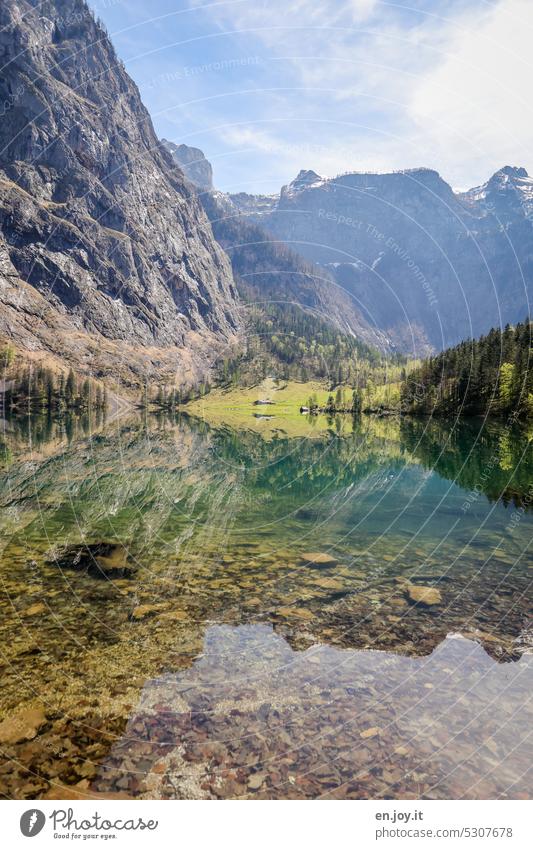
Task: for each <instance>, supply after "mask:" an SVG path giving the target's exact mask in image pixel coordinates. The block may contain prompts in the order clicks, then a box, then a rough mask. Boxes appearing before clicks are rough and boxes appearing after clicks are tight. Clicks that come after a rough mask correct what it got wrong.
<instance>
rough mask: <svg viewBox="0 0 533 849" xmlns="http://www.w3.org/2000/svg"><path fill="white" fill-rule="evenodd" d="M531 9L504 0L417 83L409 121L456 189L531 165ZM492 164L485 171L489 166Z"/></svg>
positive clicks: (465, 30) (459, 31)
mask: <svg viewBox="0 0 533 849" xmlns="http://www.w3.org/2000/svg"><path fill="white" fill-rule="evenodd" d="M532 43H533V19H532V4H531V2H530V0H502V2H500V3H499V4H498V5H497V6H496V7H494V8H493V10H492V11H491V13H490V14H489V15H488V16H486V17H485V18H484V20H482V21H481V22H480V21H479V19H477V18H475V19H474V18H473V19H470V20H468V21H467V22H465V25H464V26H463V27H455V28H454V30H453V31H452V32H451V33H450V34H449V40H448V45H447V50H446V54H447V55H446V58H445V60H444V62H443V63H442V64H440V65H439V66H438V67H436V68H435V69H432V70H431V71H430V72H429V73H427V74H426V75H425V76H423V77H422V79H421V80H420V81H419V82H418V84H417V85H416V87H415V88H414V91H413V96H412V100H411V103H410V105H409V109H408V114H409V115H410V117H411V118H412V120H413V121H414V123H415V124H416V127H417V132H418V134H419V136H420V143H421V144H423V143H424V139H425V140H426V143H427V144H428V145H430V146H431V147H432V148H433V150H434V156H438V157H439V158H440V159H441V161H442V162H443V163H445V164H444V166H443V167H444V168H446V170H449V171H450V172H455V173H454V175H453V176H454V179H455V180H456V181H459V182H463V183H464V182H465V181H466V182H467V183H468V182H469V180H470V181H471V180H472V175H473V174H475V175H478V176H477V178H478V180H479V181H481V179H485V178H486V177H487V176H488V173H487V168H488V169H489V170H490V169H495V168H497V167H500V166H501V165H505V164H516V165H522V164H525V165H526V167H527V164H528V162H530V163H531V161H532V154H531V151H532V149H533V104H532V100H531V80H532V78H533V74H532V70H533V60H532V58H531V56H532V53H531V45H532ZM489 163H490V164H489Z"/></svg>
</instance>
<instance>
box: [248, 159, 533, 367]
mask: <svg viewBox="0 0 533 849" xmlns="http://www.w3.org/2000/svg"><path fill="white" fill-rule="evenodd" d="M232 199H233V200H234V201H235V203H237V204H239V205H240V206H241V208H242V211H243V212H244V213H245V214H246V215H247V217H248V218H249V219H250V220H252V221H256V222H260V223H261V225H262V226H263V227H265V228H266V229H268V230H269V231H270V232H271V233H272V234H273V235H274V237H275V238H277V239H280V240H282V241H283V242H285V243H286V244H287V245H289V246H290V247H291V248H293V249H294V250H296V251H298V252H299V253H301V254H302V255H303V256H305V257H307V258H308V259H309V260H311V261H312V262H315V263H320V264H321V265H322V266H324V267H325V268H327V269H328V270H329V271H330V272H331V273H332V274H333V276H334V278H335V280H336V282H337V283H338V284H340V285H341V286H342V287H343V288H344V289H346V290H347V291H348V292H350V293H351V294H352V295H353V297H354V298H355V299H356V301H357V303H359V304H360V305H361V306H362V307H364V308H365V309H366V310H367V311H368V312H367V314H368V316H369V319H370V321H371V323H373V324H375V325H376V326H377V327H379V328H380V329H381V330H382V331H384V332H385V333H386V334H387V336H389V337H390V338H391V339H392V340H393V341H394V342H395V343H396V344H397V345H398V346H399V347H401V348H403V349H404V350H406V351H411V352H413V353H416V354H422V353H425V352H426V350H427V347H428V346H429V347H431V348H433V349H440V348H443V347H446V346H448V345H451V344H454V343H456V342H457V341H459V340H461V339H463V338H465V337H470V336H478V335H479V334H481V333H483V332H485V331H486V330H488V329H489V328H490V327H491V326H495V325H498V324H500V323H502V322H503V323H506V322H516V321H519V320H521V319H523V318H524V316H525V315H526V314H527V313H528V302H529V299H530V296H531V290H532V284H533V231H532V220H531V215H532V214H533V180H532V179H531V178H529V177H528V175H527V173H526V171H525V170H524V169H523V168H513V167H509V166H507V167H505V168H503V169H501V171H499V172H497V173H496V174H495V175H494V176H493V177H492V178H491V180H489V181H488V183H486V184H485V185H484V186H481V187H478V188H477V189H473V190H471V191H470V192H466V193H455V192H454V191H453V190H452V188H451V187H450V186H449V185H448V184H447V183H446V182H445V181H444V180H442V178H441V177H440V176H439V175H438V174H437V172H436V171H432V170H429V169H423V168H421V169H415V170H411V171H403V172H397V173H390V174H363V173H353V174H345V175H342V176H340V177H336V178H334V179H325V178H321V177H319V176H318V175H317V174H315V173H314V172H310V171H303V172H300V174H299V175H298V177H297V178H296V180H295V181H293V182H292V183H291V184H290V185H289V186H287V187H284V188H283V189H282V190H281V193H280V196H279V198H278V199H277V201H276V202H274V203H272V204H271V205H270V208H268V209H265V204H264V201H263V198H260V199H258V201H257V203H256V204H255V205H254V203H253V198H252V196H250V195H247V196H246V203H245V204H242V202H241V200H240V196H236V197H233V198H232Z"/></svg>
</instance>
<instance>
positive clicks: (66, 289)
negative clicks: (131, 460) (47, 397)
mask: <svg viewBox="0 0 533 849" xmlns="http://www.w3.org/2000/svg"><path fill="white" fill-rule="evenodd" d="M0 55H1V56H2V70H1V71H0V104H3V107H2V108H3V115H2V120H1V121H0V186H1V193H0V334H1V335H2V336H3V337H4V339H9V340H10V342H11V343H12V344H14V345H15V346H16V347H18V348H19V349H22V350H24V351H26V352H29V354H30V355H31V356H34V357H40V358H43V357H48V358H50V359H51V360H53V361H55V362H57V363H64V362H66V363H68V364H70V365H73V366H74V367H75V368H78V369H80V370H81V371H82V372H83V371H85V372H87V371H92V372H93V373H94V374H96V375H97V376H104V375H107V376H108V377H109V378H110V379H113V380H117V381H120V382H122V384H131V386H132V387H134V386H138V384H139V382H140V381H144V380H145V378H146V377H147V378H150V377H151V376H154V377H155V376H159V377H160V376H161V375H162V374H165V375H169V376H171V377H172V379H174V380H176V382H178V383H181V382H185V381H187V380H193V379H194V378H195V376H197V375H199V374H201V373H202V372H203V371H205V369H206V368H208V364H209V362H210V361H211V359H212V356H213V352H214V351H216V349H217V346H218V347H224V346H225V345H226V343H228V342H229V341H231V340H232V339H233V338H234V337H235V334H236V332H237V330H238V324H239V320H238V302H237V293H236V289H235V286H234V282H233V277H232V273H231V267H230V263H229V261H228V259H227V257H226V255H225V254H224V252H223V251H222V250H221V249H220V247H219V246H218V244H217V242H216V241H215V239H214V237H213V234H212V231H211V227H210V224H209V222H208V220H207V218H206V216H205V214H204V212H203V210H202V208H201V205H200V203H199V201H198V199H197V197H196V195H195V192H194V191H193V190H192V188H191V186H190V183H189V182H188V180H187V179H186V177H185V176H184V174H183V172H182V170H181V169H180V168H178V166H177V165H176V163H175V161H174V159H173V158H172V156H171V155H170V154H169V153H168V151H167V150H166V149H165V147H164V146H163V145H162V144H161V143H160V142H159V141H158V139H157V138H156V135H155V133H154V129H153V126H152V122H151V120H150V117H149V115H148V112H147V111H146V109H145V107H144V106H143V104H142V102H141V99H140V96H139V92H138V89H137V87H136V85H135V84H134V83H133V82H132V80H131V79H130V77H129V76H128V74H127V73H126V71H125V69H124V67H123V65H122V63H121V62H120V61H119V60H118V59H117V56H116V54H115V51H114V49H113V46H112V45H111V43H110V41H109V38H108V36H107V34H106V32H105V31H104V29H103V28H102V26H101V25H100V24H99V23H98V22H96V21H95V20H94V18H93V15H92V13H91V12H90V11H89V9H88V7H87V5H86V4H85V2H84V0H44V2H37V0H4V2H3V3H2V6H1V8H0Z"/></svg>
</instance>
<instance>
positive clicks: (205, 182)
mask: <svg viewBox="0 0 533 849" xmlns="http://www.w3.org/2000/svg"><path fill="white" fill-rule="evenodd" d="M161 144H162V145H163V146H164V147H166V149H167V150H168V152H169V153H170V155H171V156H172V158H173V159H174V161H175V162H176V163H177V165H179V167H180V168H181V170H182V171H183V173H184V174H185V175H186V177H188V179H189V180H190V181H191V183H194V185H195V186H197V188H199V189H204V191H211V190H212V189H213V169H212V167H211V163H210V162H209V161H208V160H207V159H206V158H205V155H204V153H203V151H201V150H199V148H197V147H189V146H188V145H186V144H174V142H171V141H167V139H161Z"/></svg>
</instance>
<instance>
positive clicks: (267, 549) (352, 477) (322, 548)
mask: <svg viewBox="0 0 533 849" xmlns="http://www.w3.org/2000/svg"><path fill="white" fill-rule="evenodd" d="M350 431H351V429H350ZM528 436H529V435H528V433H527V432H526V431H525V430H524V429H522V430H519V429H513V428H509V427H506V426H505V424H499V423H491V424H489V425H487V424H484V423H482V422H476V421H471V422H468V423H464V424H462V425H461V426H455V427H454V426H452V425H450V424H448V423H446V422H431V421H414V420H404V421H401V422H400V421H396V420H389V419H387V420H380V419H374V418H370V417H363V418H362V419H361V421H360V422H359V423H357V424H356V425H355V427H354V428H353V432H350V433H347V434H346V435H343V429H342V428H340V429H339V428H338V427H332V428H331V431H329V432H326V433H324V434H317V435H314V437H313V438H309V436H308V435H302V436H301V437H297V436H296V437H292V438H288V437H287V436H286V435H284V434H283V432H282V431H281V430H280V431H278V432H274V433H273V434H270V437H271V438H268V439H266V438H265V437H264V435H262V434H261V433H258V432H256V431H255V430H254V423H253V417H252V416H250V426H249V427H242V428H241V429H239V430H236V429H231V428H228V427H222V426H218V427H213V426H210V425H209V424H207V423H206V422H203V421H199V420H197V419H194V418H192V417H187V416H185V415H182V416H181V417H180V418H178V419H176V420H169V419H164V418H159V419H158V418H155V417H147V418H144V419H140V418H139V419H132V420H131V421H127V422H123V421H120V422H107V423H105V422H102V421H90V420H85V421H83V420H70V421H69V422H64V423H57V422H54V421H52V420H50V419H48V420H46V419H41V420H39V419H33V420H32V421H28V420H22V421H14V422H8V423H6V425H5V429H4V438H3V445H2V459H3V463H2V467H1V469H0V497H1V506H2V510H1V514H0V545H1V552H2V564H1V571H0V577H1V579H2V593H1V605H2V647H3V651H2V661H1V662H2V664H3V665H2V685H3V686H2V694H1V715H0V720H2V719H3V720H7V722H8V725H7V726H3V727H4V737H5V738H6V739H7V742H5V758H4V761H3V763H2V766H1V770H0V789H1V790H2V792H3V794H4V795H5V796H9V797H17V798H39V797H41V796H45V795H46V794H51V795H52V797H55V796H57V795H61V794H63V795H65V794H66V795H67V796H68V795H69V794H70V795H72V794H73V793H78V794H81V795H87V794H98V793H101V794H109V793H116V792H119V793H123V794H125V795H128V796H143V795H144V796H148V797H150V796H154V797H178V798H181V797H203V796H205V797H208V798H211V797H242V796H253V795H259V796H261V797H264V798H268V797H276V798H285V797H291V798H292V797H295V798H311V797H313V798H314V797H318V796H322V795H325V796H333V797H336V798H348V797H350V798H351V797H357V798H360V797H371V798H378V797H384V796H387V795H389V796H392V797H393V798H407V797H413V798H416V797H426V798H441V797H443V798H445V797H446V795H447V794H448V795H450V794H453V795H456V796H461V795H465V796H466V797H472V798H477V797H480V798H481V797H486V796H487V795H488V796H497V795H503V796H507V797H516V796H520V794H524V793H527V792H528V791H529V790H530V789H531V788H530V782H529V780H528V769H529V764H530V763H531V754H532V753H531V750H530V749H527V743H526V740H525V738H526V737H527V729H528V725H529V727H530V723H531V712H530V709H529V707H528V702H527V688H528V685H529V686H530V684H531V669H530V663H529V650H530V649H531V647H532V645H533V636H532V620H531V593H530V586H531V563H532V561H531V556H530V544H531V536H532V534H531V531H532V522H533V513H532V512H530V508H531V506H532V504H533V457H532V453H531V448H530V443H529V441H528ZM450 670H451V671H450ZM406 681H409V685H407V684H406ZM457 705H459V706H460V708H457ZM265 706H266V707H265ZM481 708H482V710H480V709H481ZM451 710H454V711H455V712H454V715H453V722H452V723H450V722H449V720H447V719H446V717H447V716H449V714H450V711H451ZM488 716H490V721H488V719H487V717H488ZM195 717H196V719H195ZM431 717H433V720H431ZM430 720H431V721H433V723H434V725H433V726H432V727H431V728H430V727H429V726H428V727H427V730H424V729H426V725H427V723H428V722H430ZM9 723H11V724H9ZM13 724H14V730H13ZM28 726H29V727H30V730H29V731H28ZM376 729H377V730H376ZM452 732H453V733H452ZM489 732H490V733H489ZM1 735H2V726H0V736H1ZM265 740H266V741H268V742H267V743H265ZM517 740H520V741H522V740H523V744H521V745H520V747H518V748H517V747H516V741H517ZM254 741H255V742H254ZM322 741H324V742H322ZM398 749H399V750H400V751H399V752H398V751H396V750H398ZM289 752H290V754H288V753H289ZM295 752H296V754H294V753H295ZM378 755H379V762H380V764H381V766H380V768H379V770H378V769H377V767H376V768H375V769H374V768H373V766H372V765H373V763H377V761H376V758H377V757H378ZM287 759H288V760H287ZM265 763H267V764H268V766H265ZM65 788H67V789H65ZM73 788H74V789H73Z"/></svg>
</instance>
